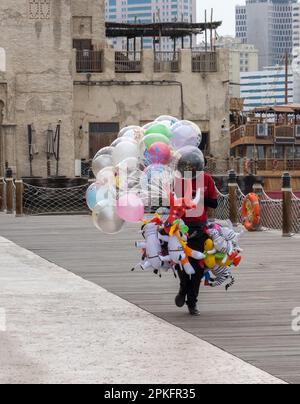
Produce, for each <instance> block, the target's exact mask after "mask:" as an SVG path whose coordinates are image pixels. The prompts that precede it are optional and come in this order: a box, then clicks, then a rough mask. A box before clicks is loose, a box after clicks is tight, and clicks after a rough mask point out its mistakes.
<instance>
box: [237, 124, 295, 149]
mask: <svg viewBox="0 0 300 404" xmlns="http://www.w3.org/2000/svg"><path fill="white" fill-rule="evenodd" d="M252 143H253V144H254V143H259V144H275V143H276V144H294V143H300V137H298V136H296V133H295V126H294V125H274V124H267V125H266V124H258V123H249V124H246V125H242V126H240V127H238V128H233V129H232V130H231V147H236V146H238V145H243V144H252Z"/></svg>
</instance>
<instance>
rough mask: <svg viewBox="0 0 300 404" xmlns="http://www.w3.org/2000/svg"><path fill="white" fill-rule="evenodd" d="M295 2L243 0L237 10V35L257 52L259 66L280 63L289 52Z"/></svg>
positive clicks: (284, 0)
mask: <svg viewBox="0 0 300 404" xmlns="http://www.w3.org/2000/svg"><path fill="white" fill-rule="evenodd" d="M295 3H297V0H246V5H245V6H237V7H236V36H237V37H238V38H241V39H242V40H243V41H244V42H246V43H249V44H253V45H254V46H255V47H256V48H257V49H258V50H259V67H260V68H264V67H268V66H275V65H277V64H279V65H281V64H283V61H284V57H285V53H286V52H288V54H291V53H292V47H293V7H294V5H295Z"/></svg>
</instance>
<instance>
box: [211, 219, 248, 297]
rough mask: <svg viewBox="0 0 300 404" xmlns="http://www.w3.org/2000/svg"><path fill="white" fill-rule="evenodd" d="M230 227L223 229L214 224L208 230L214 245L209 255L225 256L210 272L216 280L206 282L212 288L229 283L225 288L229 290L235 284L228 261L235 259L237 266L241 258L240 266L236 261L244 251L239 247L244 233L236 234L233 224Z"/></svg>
mask: <svg viewBox="0 0 300 404" xmlns="http://www.w3.org/2000/svg"><path fill="white" fill-rule="evenodd" d="M229 226H230V227H221V226H219V225H216V224H213V225H210V226H208V229H207V234H208V236H209V237H210V238H211V239H212V241H213V243H214V249H213V250H211V251H208V254H216V253H218V252H219V253H222V254H224V258H223V259H222V261H221V262H219V263H218V265H216V266H215V267H214V268H212V269H211V270H210V271H211V273H212V275H213V276H214V277H215V278H214V279H210V280H209V281H206V284H207V285H208V286H211V287H217V286H221V285H223V284H224V283H225V282H227V281H229V282H228V283H227V284H226V286H225V289H226V290H228V289H229V288H230V287H231V286H233V285H234V283H235V279H234V277H233V275H232V273H231V271H230V267H229V265H228V261H230V260H231V259H233V261H232V262H233V264H234V265H236V266H237V265H238V264H239V262H240V258H239V259H238V260H237V261H236V262H238V264H235V259H236V258H237V256H238V254H239V253H240V252H241V251H242V249H241V248H240V246H239V238H240V236H241V234H242V232H241V233H237V232H235V231H234V229H233V226H232V224H231V223H230V225H229Z"/></svg>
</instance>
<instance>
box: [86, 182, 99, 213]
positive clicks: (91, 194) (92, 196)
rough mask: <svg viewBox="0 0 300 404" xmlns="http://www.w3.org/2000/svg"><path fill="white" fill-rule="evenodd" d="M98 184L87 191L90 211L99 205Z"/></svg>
mask: <svg viewBox="0 0 300 404" xmlns="http://www.w3.org/2000/svg"><path fill="white" fill-rule="evenodd" d="M97 191H98V188H97V184H96V183H94V184H92V185H90V186H89V188H88V190H87V191H86V203H87V205H88V207H89V209H90V210H94V208H95V206H96V205H97V203H98V202H97Z"/></svg>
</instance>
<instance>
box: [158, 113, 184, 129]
mask: <svg viewBox="0 0 300 404" xmlns="http://www.w3.org/2000/svg"><path fill="white" fill-rule="evenodd" d="M156 122H160V123H162V124H164V125H166V126H168V127H171V126H173V125H175V123H177V122H179V120H178V119H177V118H175V117H174V116H169V115H162V116H160V117H158V118H157V119H156Z"/></svg>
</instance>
